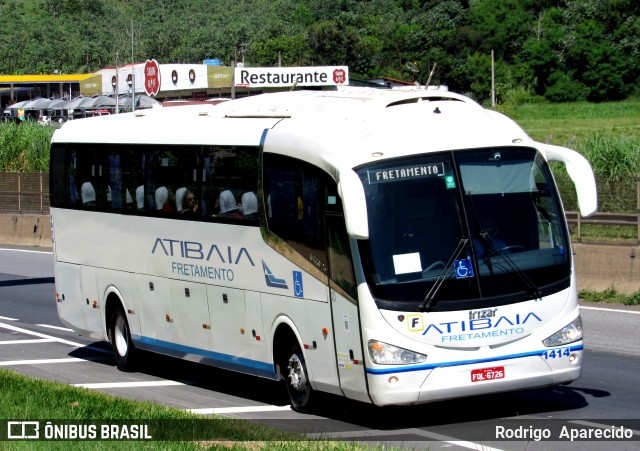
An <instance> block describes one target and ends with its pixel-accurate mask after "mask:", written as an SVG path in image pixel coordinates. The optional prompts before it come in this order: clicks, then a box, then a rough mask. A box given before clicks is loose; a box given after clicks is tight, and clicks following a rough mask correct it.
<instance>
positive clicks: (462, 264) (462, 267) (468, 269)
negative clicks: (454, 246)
mask: <svg viewBox="0 0 640 451" xmlns="http://www.w3.org/2000/svg"><path fill="white" fill-rule="evenodd" d="M454 265H455V268H456V279H466V278H467V277H473V264H472V263H471V259H470V258H463V259H460V260H456V261H455V263H454Z"/></svg>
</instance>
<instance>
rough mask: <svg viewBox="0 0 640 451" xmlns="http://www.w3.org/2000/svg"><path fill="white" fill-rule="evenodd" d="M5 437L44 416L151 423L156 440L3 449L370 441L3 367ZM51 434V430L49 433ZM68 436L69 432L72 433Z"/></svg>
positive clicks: (26, 443)
mask: <svg viewBox="0 0 640 451" xmlns="http://www.w3.org/2000/svg"><path fill="white" fill-rule="evenodd" d="M0 387H2V390H1V391H0V420H1V421H3V422H4V424H2V425H0V431H2V432H0V438H5V437H6V436H7V430H8V423H7V422H8V421H21V420H22V421H28V420H39V421H40V425H41V426H40V436H41V437H45V430H44V428H45V425H46V422H47V421H51V423H52V424H53V425H57V426H58V430H61V428H64V426H63V425H62V424H63V423H64V424H67V425H73V424H74V425H83V427H84V428H85V429H84V430H81V431H80V433H81V434H83V435H85V436H86V435H90V434H91V429H87V428H90V426H91V425H94V427H95V436H96V437H97V438H100V436H101V427H102V425H103V424H107V425H128V426H130V425H132V424H138V425H140V424H147V425H149V426H148V432H149V435H151V436H152V437H155V438H156V439H155V440H153V439H152V440H41V441H30V440H19V441H0V448H1V449H3V450H20V451H22V450H45V449H46V450H67V449H69V448H70V447H71V446H72V448H73V449H74V450H102V449H106V448H108V449H112V450H131V449H144V450H205V449H224V450H228V449H240V450H243V449H245V450H262V449H269V450H272V449H276V450H310V449H314V450H316V449H330V450H338V451H341V450H360V449H366V448H365V447H364V446H361V445H356V444H353V443H345V442H338V441H312V440H310V439H307V438H306V437H303V436H300V435H295V434H290V433H286V432H282V431H279V430H277V429H274V428H271V427H268V426H265V425H261V424H256V423H252V422H248V421H244V420H238V419H232V418H225V417H218V416H212V417H208V416H207V417H203V416H200V415H196V414H192V413H189V412H185V411H182V410H179V409H175V408H171V407H166V406H162V405H159V404H154V403H151V402H139V401H132V400H128V399H122V398H117V397H114V396H110V395H106V394H103V393H98V392H94V391H90V390H88V389H83V388H77V387H71V386H68V385H64V384H61V383H57V382H51V381H45V380H38V379H32V378H29V377H26V376H23V375H20V374H17V373H15V372H13V371H8V370H0ZM52 430H53V429H49V431H50V432H51V431H52ZM49 436H51V435H49ZM67 436H68V435H67Z"/></svg>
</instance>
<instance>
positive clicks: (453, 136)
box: [50, 89, 597, 410]
mask: <svg viewBox="0 0 640 451" xmlns="http://www.w3.org/2000/svg"><path fill="white" fill-rule="evenodd" d="M549 161H560V162H564V163H565V164H566V168H567V170H568V173H569V175H570V176H571V178H572V180H573V181H574V183H575V187H576V191H577V197H578V201H579V205H580V210H581V214H582V215H584V216H588V215H590V214H593V213H594V212H595V211H596V207H597V199H596V187H595V181H594V176H593V172H592V170H591V167H590V166H589V164H588V162H587V161H586V160H585V159H584V158H583V157H582V156H580V155H579V154H578V153H577V152H574V151H572V150H569V149H566V148H560V147H555V146H551V145H548V144H543V143H538V142H534V141H533V140H532V139H531V138H530V137H528V136H527V135H526V133H525V132H524V131H523V130H522V129H521V128H520V127H518V126H517V125H516V124H515V123H514V122H513V121H511V120H510V119H508V118H507V117H505V116H503V115H500V114H498V113H496V112H493V111H490V110H486V109H484V108H482V107H481V106H480V105H478V104H477V103H475V102H473V101H472V100H470V99H468V98H466V97H464V96H461V95H457V94H454V93H449V92H438V91H426V90H413V91H394V90H357V89H347V90H337V91H329V92H308V91H301V92H287V93H277V94H265V95H260V96H253V97H249V98H245V99H239V100H234V101H229V102H226V103H223V104H220V105H218V106H208V105H207V106H194V107H171V108H169V107H165V108H154V109H150V110H142V111H137V112H135V113H131V114H120V115H114V116H107V117H100V118H90V119H82V120H78V121H72V122H69V123H67V124H65V125H64V126H63V127H62V128H61V129H59V130H57V131H56V133H55V135H54V137H53V140H52V146H51V171H50V173H51V181H50V184H51V185H50V187H51V206H52V208H51V219H52V228H53V237H54V253H55V279H56V292H57V293H56V297H57V307H58V313H59V315H60V318H61V320H62V322H63V323H64V324H65V325H67V326H68V327H71V328H73V329H74V330H76V331H77V332H78V333H80V334H81V335H84V336H87V337H91V338H95V339H106V340H109V341H110V342H111V343H112V345H113V351H114V354H115V359H116V362H117V364H118V366H119V367H120V368H122V369H129V368H131V366H132V364H134V363H135V359H136V355H137V351H138V350H148V351H154V352H159V353H162V354H167V355H170V356H175V357H178V358H183V359H188V360H191V361H196V362H202V363H204V364H209V365H214V366H217V367H221V368H225V369H229V370H234V371H240V372H243V373H247V374H255V375H256V376H260V377H265V378H270V379H274V380H284V381H285V384H286V387H287V391H288V393H289V395H290V398H291V403H292V406H293V408H295V409H298V410H304V409H307V408H309V407H310V406H311V405H312V404H313V402H312V401H313V400H314V399H315V398H316V392H318V391H319V392H329V393H333V394H337V395H342V396H345V397H347V398H350V399H354V400H358V401H362V402H366V403H372V404H375V405H380V406H383V405H410V404H417V403H426V402H430V401H435V400H444V399H450V398H456V397H462V396H470V395H479V394H486V393H493V392H501V391H508V390H519V389H528V388H534V387H546V386H551V385H555V384H565V383H569V382H571V381H573V380H575V379H577V378H578V377H579V376H580V371H581V366H582V358H583V334H582V323H581V320H580V313H579V310H578V302H577V289H576V279H575V270H574V265H573V259H572V251H571V244H570V239H569V234H568V230H567V225H566V221H565V217H564V213H563V207H562V204H561V200H560V198H559V196H558V191H557V188H556V185H555V183H554V180H553V178H552V175H551V172H550V170H549V165H548V162H549Z"/></svg>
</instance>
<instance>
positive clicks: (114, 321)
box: [110, 307, 136, 371]
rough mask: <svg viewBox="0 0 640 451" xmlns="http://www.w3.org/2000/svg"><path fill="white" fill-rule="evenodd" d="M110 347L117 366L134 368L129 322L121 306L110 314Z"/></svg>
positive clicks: (134, 353) (128, 368) (129, 369)
mask: <svg viewBox="0 0 640 451" xmlns="http://www.w3.org/2000/svg"><path fill="white" fill-rule="evenodd" d="M110 336H111V347H112V348H113V355H114V357H115V359H116V364H117V365H118V368H119V369H120V370H122V371H131V370H133V368H134V363H135V360H136V359H135V357H136V348H135V346H134V345H133V342H132V341H131V332H130V330H129V322H128V321H127V316H126V315H125V313H124V311H123V310H122V308H120V307H118V308H116V309H115V310H114V312H113V314H112V315H111V324H110Z"/></svg>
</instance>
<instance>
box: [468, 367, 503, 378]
mask: <svg viewBox="0 0 640 451" xmlns="http://www.w3.org/2000/svg"><path fill="white" fill-rule="evenodd" d="M502 378H504V367H503V366H494V367H493V368H482V369H479V370H471V382H482V381H490V380H493V379H502Z"/></svg>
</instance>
